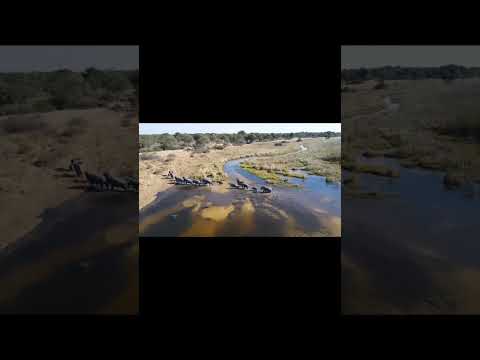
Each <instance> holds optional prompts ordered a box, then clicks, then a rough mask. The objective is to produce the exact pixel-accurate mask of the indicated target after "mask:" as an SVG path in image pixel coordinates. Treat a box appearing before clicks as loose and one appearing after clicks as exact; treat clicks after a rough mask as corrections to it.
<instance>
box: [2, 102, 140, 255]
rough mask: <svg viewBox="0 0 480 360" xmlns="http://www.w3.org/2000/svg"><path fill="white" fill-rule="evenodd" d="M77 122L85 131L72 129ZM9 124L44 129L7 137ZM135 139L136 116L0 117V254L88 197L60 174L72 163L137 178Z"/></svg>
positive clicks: (106, 113) (65, 113) (100, 111)
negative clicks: (46, 215)
mask: <svg viewBox="0 0 480 360" xmlns="http://www.w3.org/2000/svg"><path fill="white" fill-rule="evenodd" d="M75 118H77V119H78V118H81V119H83V120H82V121H80V123H81V125H79V126H71V125H69V122H70V121H71V120H72V119H75ZM126 119H128V120H126ZM11 121H15V122H17V121H20V122H24V123H26V124H29V123H30V122H35V121H41V122H43V123H44V126H42V127H39V128H36V129H35V128H33V129H31V130H30V129H28V126H27V128H26V129H25V131H21V132H9V131H6V130H5V124H6V123H7V122H11ZM62 133H64V134H65V135H64V136H62V135H61V134H62ZM137 134H138V118H137V117H136V116H135V114H128V115H127V114H125V113H120V112H115V111H111V110H107V109H102V108H98V109H88V110H65V111H55V112H51V113H43V114H29V115H13V116H4V117H0V136H1V137H2V142H1V144H0V160H1V163H2V166H1V168H0V212H1V213H2V216H1V217H0V228H1V229H2V236H1V238H0V251H1V249H2V248H3V249H5V248H6V247H7V246H9V245H10V244H13V243H15V241H16V240H17V239H18V238H20V237H22V236H23V235H25V234H27V233H28V232H30V231H31V230H32V229H33V228H34V227H35V226H36V225H37V224H39V223H40V222H41V220H42V218H41V217H42V213H43V212H44V211H46V209H48V208H55V207H58V206H59V205H60V204H62V203H63V202H64V201H67V200H69V199H72V198H74V197H77V196H79V195H80V194H81V193H82V192H83V191H84V184H82V183H79V182H75V180H77V179H76V178H71V177H68V175H69V173H68V172H65V171H61V170H60V169H64V168H66V167H67V166H68V164H69V162H70V159H72V158H75V157H78V158H81V159H82V160H83V162H84V166H83V167H84V169H88V170H89V171H92V172H95V173H102V172H103V171H110V172H111V173H112V174H114V175H118V176H124V175H127V174H131V175H135V174H136V173H137V167H136V164H138V158H137V151H138V150H137V149H138V135H137Z"/></svg>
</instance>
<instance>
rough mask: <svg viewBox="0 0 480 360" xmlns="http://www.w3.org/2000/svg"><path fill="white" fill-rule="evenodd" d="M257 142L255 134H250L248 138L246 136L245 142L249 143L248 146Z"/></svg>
mask: <svg viewBox="0 0 480 360" xmlns="http://www.w3.org/2000/svg"><path fill="white" fill-rule="evenodd" d="M255 140H256V136H255V134H254V133H250V134H248V135H247V136H245V141H246V142H247V144H251V143H253V142H254V141H255Z"/></svg>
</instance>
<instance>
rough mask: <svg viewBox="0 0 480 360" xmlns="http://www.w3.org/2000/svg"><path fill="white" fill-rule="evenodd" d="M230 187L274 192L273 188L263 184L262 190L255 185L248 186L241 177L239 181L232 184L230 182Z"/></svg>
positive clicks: (255, 191)
mask: <svg viewBox="0 0 480 360" xmlns="http://www.w3.org/2000/svg"><path fill="white" fill-rule="evenodd" d="M230 187H231V188H233V189H242V190H249V189H251V190H252V191H253V192H254V193H257V192H259V193H271V192H272V188H269V187H267V186H261V187H260V190H259V189H258V188H257V187H255V186H248V185H247V184H246V183H244V182H243V181H242V180H240V179H237V183H236V184H232V183H230Z"/></svg>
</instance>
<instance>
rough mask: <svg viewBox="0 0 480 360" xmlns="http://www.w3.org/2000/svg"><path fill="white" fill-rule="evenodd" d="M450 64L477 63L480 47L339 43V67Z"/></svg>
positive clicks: (478, 63)
mask: <svg viewBox="0 0 480 360" xmlns="http://www.w3.org/2000/svg"><path fill="white" fill-rule="evenodd" d="M449 64H455V65H463V66H480V46H436V45H435V46H433V45H417V46H410V45H403V46H390V45H389V46H387V45H373V46H356V45H355V46H342V69H348V68H360V67H366V68H368V67H380V66H386V65H391V66H397V65H398V66H442V65H449Z"/></svg>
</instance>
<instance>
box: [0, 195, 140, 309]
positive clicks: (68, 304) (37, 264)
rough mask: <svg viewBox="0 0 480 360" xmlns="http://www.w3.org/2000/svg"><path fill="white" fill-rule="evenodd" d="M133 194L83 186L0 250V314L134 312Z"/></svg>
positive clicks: (135, 239) (136, 249)
mask: <svg viewBox="0 0 480 360" xmlns="http://www.w3.org/2000/svg"><path fill="white" fill-rule="evenodd" d="M137 199H138V197H137V194H136V193H132V192H126V193H123V192H98V193H97V192H85V193H83V194H82V195H80V196H79V197H78V198H74V199H72V200H69V201H67V202H65V203H63V204H62V205H61V206H59V207H58V208H54V209H46V210H45V212H44V213H43V215H42V222H41V223H40V224H39V225H38V226H37V227H36V228H34V229H33V230H32V231H31V232H30V233H28V234H27V235H26V236H24V237H23V238H22V239H19V240H18V241H17V242H16V243H15V245H14V246H12V247H11V248H10V249H9V250H8V251H7V252H6V251H4V252H2V254H0V255H1V256H0V282H1V284H2V291H1V292H0V314H98V313H103V314H105V313H116V314H132V315H133V314H137V313H138V301H139V300H138V298H139V284H138V276H139V271H138V253H139V246H138V233H137V221H138V217H137V216H138V210H137V207H138V200H137Z"/></svg>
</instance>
